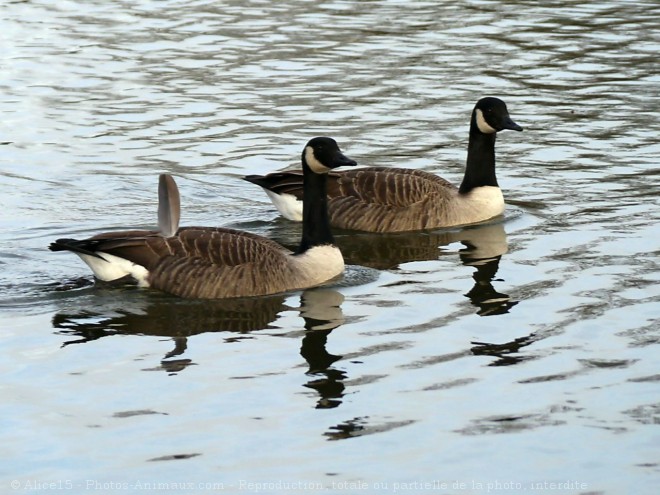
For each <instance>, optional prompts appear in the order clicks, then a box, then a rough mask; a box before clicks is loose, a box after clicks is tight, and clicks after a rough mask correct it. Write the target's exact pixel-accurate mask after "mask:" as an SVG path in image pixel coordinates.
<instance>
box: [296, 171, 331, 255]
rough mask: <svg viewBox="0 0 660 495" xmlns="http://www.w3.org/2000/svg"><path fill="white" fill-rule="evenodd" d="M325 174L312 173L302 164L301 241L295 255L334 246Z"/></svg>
mask: <svg viewBox="0 0 660 495" xmlns="http://www.w3.org/2000/svg"><path fill="white" fill-rule="evenodd" d="M327 181H328V177H327V174H317V173H314V172H312V171H311V170H310V169H309V167H308V166H307V164H303V220H302V239H301V240H300V246H299V247H298V251H296V253H297V254H300V253H304V252H305V251H307V250H308V249H309V248H312V247H314V246H321V245H324V244H334V243H335V240H334V238H333V237H332V231H331V230H330V218H329V216H328V194H327Z"/></svg>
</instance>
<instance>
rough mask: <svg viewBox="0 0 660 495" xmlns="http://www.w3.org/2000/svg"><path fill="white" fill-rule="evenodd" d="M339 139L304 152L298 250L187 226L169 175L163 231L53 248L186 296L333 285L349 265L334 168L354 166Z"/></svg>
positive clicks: (98, 271) (61, 242) (103, 271)
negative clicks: (333, 224)
mask: <svg viewBox="0 0 660 495" xmlns="http://www.w3.org/2000/svg"><path fill="white" fill-rule="evenodd" d="M353 165H356V163H355V161H353V160H351V159H350V158H348V157H346V156H344V155H343V154H342V152H341V151H340V150H339V147H338V146H337V143H336V142H335V140H334V139H331V138H327V137H317V138H314V139H312V140H311V141H309V142H308V143H307V145H306V146H305V148H304V150H303V153H302V168H303V183H304V186H303V187H304V190H305V200H304V205H303V217H304V218H303V229H302V230H303V232H302V239H301V241H300V246H299V247H298V249H297V250H296V252H295V253H294V252H291V251H289V250H288V249H286V248H284V247H283V246H281V245H279V244H278V243H276V242H274V241H271V240H269V239H267V238H265V237H261V236H258V235H255V234H251V233H248V232H241V231H238V230H233V229H225V228H210V227H182V228H178V223H179V204H178V201H179V194H178V191H177V188H176V183H175V182H174V180H173V179H172V178H171V177H170V176H167V175H163V176H161V179H160V186H159V202H160V204H159V208H158V213H159V219H158V220H159V229H160V230H159V231H144V230H142V231H125V232H109V233H104V234H99V235H96V236H94V237H91V238H89V239H85V240H80V241H79V240H75V239H58V240H57V241H55V242H54V243H52V244H51V245H50V249H51V251H63V250H65V251H73V252H74V253H76V254H77V255H78V256H80V258H81V259H82V260H83V261H84V262H85V263H87V264H88V265H89V267H90V268H91V269H92V271H93V272H94V275H95V276H96V278H98V279H100V280H103V281H112V280H118V279H120V278H123V277H126V276H130V277H132V278H133V279H135V280H136V281H137V282H138V285H140V286H143V287H152V288H155V289H159V290H162V291H165V292H169V293H171V294H175V295H177V296H182V297H194V298H205V299H212V298H213V299H215V298H218V299H219V298H230V297H245V296H261V295H267V294H276V293H280V292H286V291H289V290H296V289H304V288H307V287H313V286H316V285H319V284H322V283H323V282H326V281H328V280H330V279H332V278H334V277H336V276H337V275H339V274H341V273H342V271H343V270H344V259H343V257H342V255H341V252H340V251H339V249H338V248H337V247H336V246H335V245H334V240H333V237H332V233H331V231H330V223H329V221H328V210H327V199H326V182H327V173H328V172H329V171H330V170H331V169H333V168H336V167H341V166H353Z"/></svg>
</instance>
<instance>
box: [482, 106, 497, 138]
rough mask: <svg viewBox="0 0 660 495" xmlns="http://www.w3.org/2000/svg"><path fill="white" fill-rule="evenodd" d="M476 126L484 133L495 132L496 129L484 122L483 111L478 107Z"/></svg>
mask: <svg viewBox="0 0 660 495" xmlns="http://www.w3.org/2000/svg"><path fill="white" fill-rule="evenodd" d="M477 127H478V128H479V130H480V131H481V132H483V133H484V134H493V133H495V132H497V130H496V129H494V128H493V127H491V125H490V124H489V123H488V122H486V119H485V118H484V113H483V112H482V111H481V110H480V109H478V108H477Z"/></svg>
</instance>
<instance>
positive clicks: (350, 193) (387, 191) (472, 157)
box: [244, 97, 522, 232]
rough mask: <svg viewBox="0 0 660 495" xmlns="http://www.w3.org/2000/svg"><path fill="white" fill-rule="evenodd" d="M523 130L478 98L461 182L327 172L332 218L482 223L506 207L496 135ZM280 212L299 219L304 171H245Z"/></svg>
mask: <svg viewBox="0 0 660 495" xmlns="http://www.w3.org/2000/svg"><path fill="white" fill-rule="evenodd" d="M504 129H511V130H514V131H522V127H520V126H519V125H518V124H516V123H515V122H514V121H513V120H512V119H511V117H510V116H509V112H508V110H507V107H506V104H505V103H504V102H503V101H502V100H500V99H499V98H494V97H486V98H482V99H480V100H479V101H478V102H477V103H476V105H475V107H474V110H473V111H472V117H471V120H470V133H469V141H468V153H467V163H466V167H465V175H464V177H463V181H462V183H461V185H460V187H456V186H455V185H453V184H451V183H450V182H449V181H447V180H445V179H443V178H441V177H438V176H437V175H434V174H431V173H428V172H424V171H421V170H413V169H406V168H385V167H367V168H359V169H355V170H350V171H346V172H331V173H330V174H328V209H329V216H330V223H331V225H332V226H333V227H337V228H342V229H353V230H362V231H368V232H404V231H415V230H426V229H435V228H440V227H451V226H456V225H466V224H472V223H478V222H483V221H485V220H489V219H491V218H494V217H497V216H498V215H501V214H502V213H503V212H504V197H503V195H502V191H501V189H500V187H499V185H498V183H497V178H496V176H495V137H496V134H497V133H498V132H499V131H502V130H504ZM244 179H245V180H247V181H249V182H252V183H254V184H257V185H258V186H261V187H262V188H263V189H264V190H265V192H266V193H267V194H268V196H269V197H270V199H271V201H272V202H273V204H274V205H275V206H276V208H277V209H278V210H279V212H280V214H281V215H282V216H284V217H285V218H288V219H290V220H295V221H300V220H301V219H302V213H301V212H302V199H303V197H304V194H303V193H304V188H303V176H302V175H301V173H300V172H298V171H287V172H275V173H271V174H268V175H265V176H262V175H248V176H246V177H244Z"/></svg>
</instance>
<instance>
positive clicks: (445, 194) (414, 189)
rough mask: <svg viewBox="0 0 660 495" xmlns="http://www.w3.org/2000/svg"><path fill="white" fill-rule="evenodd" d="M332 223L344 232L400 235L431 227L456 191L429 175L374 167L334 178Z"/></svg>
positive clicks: (421, 172)
mask: <svg viewBox="0 0 660 495" xmlns="http://www.w3.org/2000/svg"><path fill="white" fill-rule="evenodd" d="M331 179H332V180H331V181H330V184H329V187H328V196H329V198H330V199H329V204H328V206H329V211H330V222H331V223H332V225H334V226H336V227H340V228H344V229H355V230H365V231H372V232H400V231H407V230H422V229H426V228H432V227H434V226H435V225H432V222H433V219H435V218H437V217H438V215H442V211H443V210H444V209H445V208H446V205H447V203H448V202H449V201H450V200H451V198H452V197H453V196H454V194H455V192H456V187H455V186H453V185H452V184H451V183H449V182H448V181H446V180H444V179H442V178H440V177H438V176H436V175H434V174H429V173H427V172H423V171H420V170H411V169H403V168H380V167H371V168H363V169H358V170H352V171H350V172H344V173H339V174H335V175H332V176H331Z"/></svg>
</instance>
